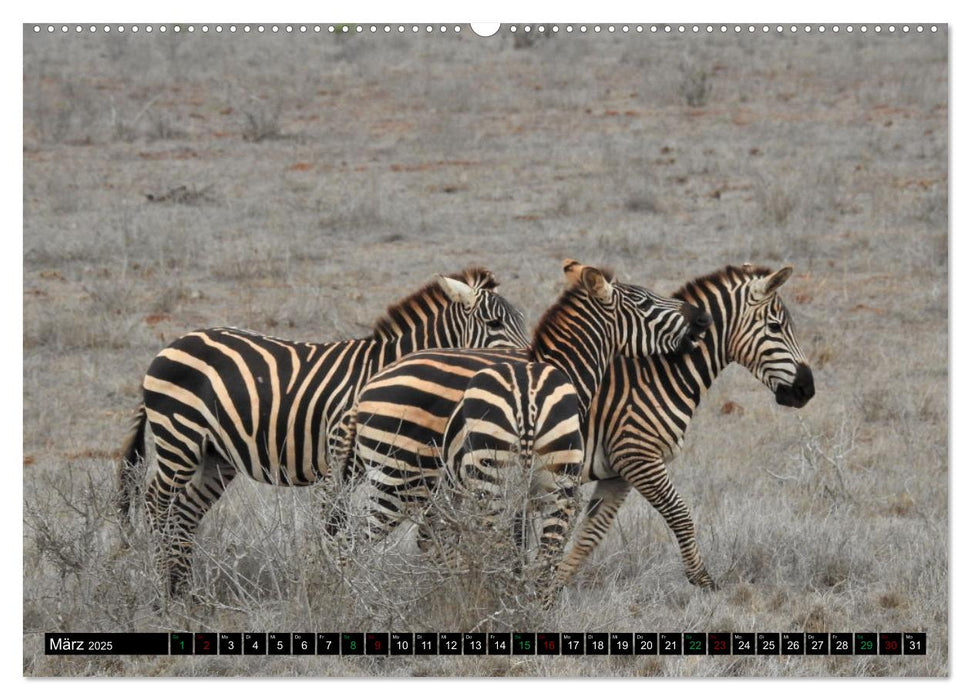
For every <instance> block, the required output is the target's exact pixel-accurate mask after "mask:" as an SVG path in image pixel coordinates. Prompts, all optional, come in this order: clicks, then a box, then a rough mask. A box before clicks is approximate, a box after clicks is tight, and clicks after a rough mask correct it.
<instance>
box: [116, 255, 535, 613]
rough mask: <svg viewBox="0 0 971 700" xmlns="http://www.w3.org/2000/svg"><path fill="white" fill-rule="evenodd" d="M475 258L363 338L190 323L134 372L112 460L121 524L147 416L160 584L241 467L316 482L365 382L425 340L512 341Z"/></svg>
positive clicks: (337, 447)
mask: <svg viewBox="0 0 971 700" xmlns="http://www.w3.org/2000/svg"><path fill="white" fill-rule="evenodd" d="M496 287H497V282H496V280H495V278H494V277H493V275H492V273H491V272H489V271H488V270H486V269H484V268H479V267H470V268H467V269H465V270H463V271H462V272H461V273H459V274H456V275H440V276H438V277H437V278H436V279H435V280H434V281H432V282H430V283H429V284H427V285H425V286H424V287H422V288H421V289H419V290H418V291H416V292H414V293H413V294H411V295H410V296H408V297H407V298H405V299H403V300H401V301H399V302H398V303H397V304H394V305H393V306H391V307H389V308H388V310H387V313H386V315H385V316H384V317H383V318H382V319H380V320H379V321H378V322H377V323H376V324H375V326H374V329H373V333H372V334H371V335H370V336H369V337H366V338H360V339H356V340H343V341H337V342H332V343H307V342H293V341H289V340H282V339H279V338H273V337H269V336H264V335H259V334H257V333H253V332H251V331H245V330H239V329H235V328H210V329H205V330H200V331H196V332H193V333H188V334H187V335H184V336H182V337H181V338H179V339H178V340H176V341H174V342H173V343H172V344H170V345H169V346H168V347H166V348H165V349H164V350H162V351H161V352H160V353H159V354H158V355H157V356H156V357H155V359H154V360H153V361H152V363H151V365H150V366H149V369H148V372H147V373H146V375H145V377H144V379H143V381H142V390H143V400H142V403H141V404H140V405H139V407H138V408H137V410H136V412H135V418H134V420H133V423H132V427H131V429H130V430H129V433H128V435H127V438H126V441H125V444H124V447H123V450H122V455H123V457H122V460H121V462H120V465H119V490H118V496H117V505H118V509H119V511H120V513H121V515H122V522H123V523H124V524H125V527H126V528H130V526H131V522H130V508H131V502H132V499H133V496H134V493H135V488H136V484H138V483H139V481H144V478H145V471H146V467H145V454H146V450H145V442H146V425H147V426H149V427H150V428H151V436H152V439H153V440H154V447H155V452H156V455H157V462H158V469H157V471H156V473H155V474H154V477H153V478H152V479H151V481H150V484H149V486H148V487H147V490H146V493H145V503H146V514H147V517H148V520H149V524H150V527H151V531H152V533H153V535H154V537H155V538H156V548H157V556H158V566H159V569H160V573H161V574H162V576H163V579H164V580H165V581H166V585H167V592H168V593H169V594H170V595H172V596H180V595H182V594H184V593H185V591H186V589H187V588H188V581H189V577H190V574H191V554H192V540H193V537H194V533H195V531H196V529H197V528H198V525H199V523H200V521H201V520H202V518H203V517H204V516H205V514H206V513H207V512H208V511H209V509H210V508H211V507H212V505H213V503H215V501H216V500H218V499H219V498H220V496H222V494H223V493H224V491H225V489H226V488H227V486H229V484H230V482H232V480H233V479H234V478H235V476H236V475H237V474H238V473H239V472H243V473H245V474H247V475H248V476H249V477H250V478H252V479H254V480H256V481H258V482H263V483H267V484H274V485H278V486H306V485H311V484H315V483H317V482H319V481H321V480H322V479H323V478H324V477H325V476H327V474H328V473H329V471H330V469H329V465H333V464H342V463H343V462H344V461H345V459H346V458H345V457H344V456H343V454H344V451H346V450H347V449H348V447H349V443H348V442H347V433H346V428H347V422H348V414H349V410H350V409H351V408H352V406H353V404H354V400H355V398H356V396H357V393H358V391H359V389H360V387H361V386H362V385H363V384H364V382H365V381H366V380H367V379H368V377H370V376H371V375H373V374H374V373H375V372H377V371H379V370H380V369H381V368H383V367H385V366H386V365H389V364H391V363H392V362H394V361H395V360H398V359H399V358H401V357H402V356H404V355H406V354H408V353H411V352H414V351H416V350H420V349H423V348H430V347H457V346H469V347H521V346H522V345H523V344H524V343H526V342H528V340H527V335H526V330H525V327H524V317H523V315H522V313H521V312H520V311H519V310H518V309H516V308H515V307H514V306H512V305H511V304H510V303H509V302H508V301H506V300H505V299H504V298H503V297H501V296H499V294H498V293H496V292H495V288H496Z"/></svg>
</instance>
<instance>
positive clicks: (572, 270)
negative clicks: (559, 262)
mask: <svg viewBox="0 0 971 700" xmlns="http://www.w3.org/2000/svg"><path fill="white" fill-rule="evenodd" d="M582 270H583V265H581V264H580V263H578V262H577V261H576V260H569V259H567V260H564V261H563V274H564V275H566V284H567V286H568V287H575V286H576V285H578V284H579V283H580V272H581V271H582Z"/></svg>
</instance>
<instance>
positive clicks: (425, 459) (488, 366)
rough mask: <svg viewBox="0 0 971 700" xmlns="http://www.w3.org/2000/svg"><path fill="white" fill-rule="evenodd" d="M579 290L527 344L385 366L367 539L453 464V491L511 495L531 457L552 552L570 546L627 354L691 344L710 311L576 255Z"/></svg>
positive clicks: (425, 494) (547, 549)
mask: <svg viewBox="0 0 971 700" xmlns="http://www.w3.org/2000/svg"><path fill="white" fill-rule="evenodd" d="M564 271H565V273H566V276H567V279H568V289H567V290H566V292H564V294H563V295H562V296H561V298H560V299H559V300H558V301H557V303H556V304H554V305H553V306H552V307H551V308H550V309H549V310H548V311H547V313H546V314H545V316H544V317H543V319H542V320H541V321H540V323H539V325H538V326H537V329H536V332H535V333H534V337H533V342H532V344H531V345H530V347H529V348H528V349H527V350H526V351H524V352H520V353H509V352H505V353H497V352H488V351H463V350H451V351H426V352H421V353H415V354H413V355H411V356H409V357H406V358H405V359H403V360H402V361H400V362H398V363H396V364H395V365H392V366H390V367H388V368H387V369H385V370H384V371H383V372H381V373H378V374H377V375H375V376H374V377H373V378H372V379H371V380H370V381H369V382H368V383H367V384H365V386H364V387H363V388H362V390H361V394H360V397H359V401H358V405H357V409H356V413H355V424H354V431H355V439H354V452H353V455H354V460H355V461H354V465H353V466H352V467H351V468H350V471H351V472H352V473H353V472H355V471H358V472H359V471H361V470H363V471H364V472H365V473H366V474H367V480H368V487H369V488H368V497H369V503H370V512H369V516H368V529H367V537H368V538H369V539H376V538H381V537H383V536H385V535H386V534H387V533H388V532H390V531H391V530H392V529H393V528H394V527H395V526H396V525H397V524H398V523H400V522H401V521H402V519H403V518H404V514H405V512H406V511H407V510H408V508H407V506H408V504H415V503H419V504H420V503H422V502H424V501H426V500H427V499H428V498H430V497H431V492H432V491H433V490H434V488H435V487H436V485H437V483H438V481H439V478H440V467H441V465H442V464H444V465H445V470H446V473H447V474H448V477H449V478H448V483H449V484H450V486H451V487H453V488H458V489H462V490H463V491H465V492H468V493H471V494H475V495H477V496H478V497H484V498H487V499H488V498H495V497H497V496H499V495H500V494H502V493H505V492H507V489H506V488H505V485H504V483H503V482H504V481H506V480H507V479H509V478H510V477H511V476H512V475H513V474H514V472H515V470H513V469H510V467H513V466H519V467H521V468H524V469H526V470H527V471H528V472H529V473H530V475H531V478H530V482H529V483H530V487H531V489H532V490H533V491H534V495H536V496H537V497H539V498H540V499H541V501H542V502H543V503H545V504H547V505H548V509H547V511H546V512H544V514H543V517H544V522H543V526H542V535H541V541H540V545H541V553H542V556H543V557H544V558H545V560H546V561H549V562H552V561H553V560H554V559H553V557H554V556H555V555H556V554H557V553H558V552H559V551H561V549H562V546H563V542H564V535H565V532H566V530H567V524H568V522H569V520H570V517H571V513H572V496H573V490H574V489H575V487H576V485H577V484H578V483H579V478H580V473H581V468H582V464H583V438H582V432H581V429H580V428H581V416H582V415H583V414H584V413H585V412H586V410H587V408H588V407H589V405H590V402H591V400H592V398H593V395H594V393H595V392H596V390H597V387H598V385H599V383H600V381H601V379H602V377H603V374H604V373H605V372H606V371H607V368H608V367H609V366H610V365H611V363H612V361H613V360H614V358H615V357H617V356H619V355H626V356H631V357H646V356H648V355H651V354H655V353H667V352H685V351H687V350H688V349H690V348H692V347H694V346H695V344H696V341H697V339H698V336H699V335H700V334H701V333H703V331H704V330H705V328H706V327H707V325H708V323H709V322H710V319H708V318H707V315H706V314H705V313H704V312H702V311H700V310H699V309H696V308H695V307H692V306H690V305H689V304H686V303H684V302H682V301H678V300H673V299H668V298H664V297H660V296H658V295H655V294H653V293H652V292H650V291H648V290H646V289H644V288H642V287H637V286H634V285H627V284H621V283H619V282H615V281H613V280H611V279H610V276H609V274H604V273H603V272H601V271H600V270H597V269H596V268H592V267H587V266H583V265H580V264H579V263H576V262H574V261H567V263H566V264H565V267H564Z"/></svg>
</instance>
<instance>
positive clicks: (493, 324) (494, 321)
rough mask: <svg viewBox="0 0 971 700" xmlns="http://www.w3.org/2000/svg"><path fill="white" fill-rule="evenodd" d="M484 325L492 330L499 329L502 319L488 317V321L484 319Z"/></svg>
mask: <svg viewBox="0 0 971 700" xmlns="http://www.w3.org/2000/svg"><path fill="white" fill-rule="evenodd" d="M486 326H488V327H489V328H491V329H492V330H494V331H497V330H499V329H501V328H502V326H503V323H502V319H498V318H490V319H489V320H488V321H486Z"/></svg>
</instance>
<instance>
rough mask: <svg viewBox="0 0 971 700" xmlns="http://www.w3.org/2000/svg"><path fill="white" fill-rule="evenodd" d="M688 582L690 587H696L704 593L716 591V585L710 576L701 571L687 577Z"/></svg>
mask: <svg viewBox="0 0 971 700" xmlns="http://www.w3.org/2000/svg"><path fill="white" fill-rule="evenodd" d="M688 582H689V583H691V585H693V586H697V587H698V588H700V589H702V590H705V591H717V590H718V584H717V583H715V581H714V579H712V577H711V576H709V574H708V572H707V571H702V572H701V573H700V574H696V575H694V576H689V577H688Z"/></svg>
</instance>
